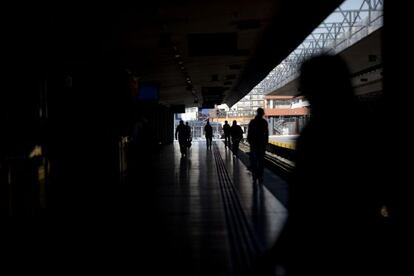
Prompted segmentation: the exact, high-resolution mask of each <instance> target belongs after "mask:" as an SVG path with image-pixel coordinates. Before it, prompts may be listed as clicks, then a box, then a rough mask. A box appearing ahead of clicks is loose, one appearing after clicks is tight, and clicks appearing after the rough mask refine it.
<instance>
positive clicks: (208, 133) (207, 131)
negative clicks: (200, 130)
mask: <svg viewBox="0 0 414 276" xmlns="http://www.w3.org/2000/svg"><path fill="white" fill-rule="evenodd" d="M204 134H205V136H206V143H207V149H211V143H212V140H213V128H212V127H211V125H210V122H209V121H208V120H207V124H206V125H205V127H204Z"/></svg>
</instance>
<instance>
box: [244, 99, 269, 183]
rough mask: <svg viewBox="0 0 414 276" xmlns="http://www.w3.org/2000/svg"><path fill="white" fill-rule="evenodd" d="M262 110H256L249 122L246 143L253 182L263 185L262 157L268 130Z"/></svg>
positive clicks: (267, 140)
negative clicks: (247, 143) (248, 146)
mask: <svg viewBox="0 0 414 276" xmlns="http://www.w3.org/2000/svg"><path fill="white" fill-rule="evenodd" d="M263 116H264V110H263V108H260V107H259V108H258V109H257V115H256V117H255V118H254V119H253V120H251V121H250V123H249V130H248V132H247V141H248V142H249V144H250V167H251V169H252V174H253V181H254V182H255V181H256V180H259V182H260V183H263V170H264V156H265V152H266V145H267V143H268V142H269V129H268V125H267V121H266V120H265V119H264V118H263Z"/></svg>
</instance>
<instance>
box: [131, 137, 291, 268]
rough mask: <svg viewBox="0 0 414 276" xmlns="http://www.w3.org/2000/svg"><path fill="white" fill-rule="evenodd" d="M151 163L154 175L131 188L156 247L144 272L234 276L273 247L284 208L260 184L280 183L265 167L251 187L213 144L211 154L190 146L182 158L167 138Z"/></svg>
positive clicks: (246, 174) (234, 161) (246, 175)
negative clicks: (138, 192)
mask: <svg viewBox="0 0 414 276" xmlns="http://www.w3.org/2000/svg"><path fill="white" fill-rule="evenodd" d="M151 163H152V164H154V167H153V169H154V170H153V172H154V177H153V178H152V179H151V181H148V182H147V183H142V181H140V183H139V184H138V183H137V185H140V186H141V187H142V188H143V189H146V190H147V191H146V196H143V199H144V202H147V203H149V202H151V205H149V204H147V203H145V204H144V203H142V205H141V208H145V210H144V211H143V212H142V213H143V214H145V216H146V219H145V221H146V224H147V226H148V225H150V227H151V229H148V233H149V237H150V236H152V238H153V241H154V242H153V243H151V245H148V246H149V247H150V248H151V250H156V251H155V252H152V253H151V254H152V255H151V254H150V255H151V256H153V258H155V259H156V260H157V262H156V263H157V265H156V266H155V267H152V268H153V269H152V274H154V275H158V273H166V272H169V273H172V274H174V275H240V274H242V273H244V272H246V271H248V270H249V269H250V266H251V265H252V262H253V261H254V259H255V258H256V257H257V256H258V255H259V254H261V253H263V252H264V251H265V250H266V249H268V248H270V247H271V246H272V245H273V243H274V241H275V240H276V238H277V236H278V234H279V232H280V230H281V228H282V226H283V224H284V222H285V219H286V217H287V210H286V208H285V207H284V206H283V204H282V203H281V202H280V201H279V200H278V199H277V198H276V197H275V196H274V195H273V194H272V193H271V192H270V191H269V189H268V188H267V187H266V185H270V184H272V185H281V186H283V185H285V183H282V182H283V180H282V179H280V178H278V177H277V176H275V175H273V173H272V172H270V171H268V170H267V169H266V171H265V176H264V183H263V184H259V183H253V181H252V176H251V173H250V171H249V170H248V168H247V167H246V166H245V165H244V164H243V163H242V162H241V161H240V160H239V159H238V158H237V157H235V156H233V153H232V152H231V151H230V150H229V149H227V148H225V146H224V144H223V142H222V141H221V140H217V141H214V142H213V147H212V149H211V150H207V148H206V145H205V142H204V141H199V142H193V145H192V147H191V148H190V150H189V152H188V156H187V157H181V154H180V150H179V145H178V143H177V141H175V142H174V144H171V145H168V146H165V147H164V148H162V149H161V150H160V152H159V153H158V154H157V155H156V156H153V159H152V161H151ZM278 181H279V183H277V182H278ZM131 184H133V183H131ZM143 185H144V186H143ZM150 208H152V210H151V209H150ZM147 226H146V227H147ZM155 237H156V238H155ZM149 239H151V238H149ZM154 248H155V249H154ZM156 248H158V249H156ZM152 261H153V259H152ZM176 273H177V274H176ZM160 275H161V274H160Z"/></svg>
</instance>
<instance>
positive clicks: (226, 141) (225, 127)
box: [223, 121, 231, 147]
mask: <svg viewBox="0 0 414 276" xmlns="http://www.w3.org/2000/svg"><path fill="white" fill-rule="evenodd" d="M230 128H231V127H230V125H229V123H228V122H227V121H224V125H223V132H224V145H225V146H226V147H230V136H231V132H230Z"/></svg>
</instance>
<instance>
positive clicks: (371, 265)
mask: <svg viewBox="0 0 414 276" xmlns="http://www.w3.org/2000/svg"><path fill="white" fill-rule="evenodd" d="M350 76H351V73H350V71H349V68H348V66H347V64H346V63H345V61H344V60H343V59H342V58H341V57H340V56H338V55H329V54H320V55H317V56H314V57H312V58H310V59H308V60H306V61H305V62H304V63H303V64H302V65H301V75H300V78H299V85H300V89H301V94H302V95H303V96H304V97H305V98H306V99H307V100H308V102H309V104H310V119H309V121H308V123H307V124H306V126H305V127H304V128H303V130H302V131H301V133H300V136H299V137H298V139H297V142H296V147H295V148H296V149H295V160H294V162H295V168H294V170H293V172H292V175H291V176H290V178H289V186H288V187H289V190H288V197H289V198H288V206H287V207H288V210H289V215H288V218H287V221H286V223H285V225H284V227H283V229H282V231H281V232H280V234H279V237H278V239H277V240H276V243H275V245H274V246H273V247H272V249H271V250H269V252H268V253H267V254H265V255H264V257H263V261H262V265H260V266H258V267H260V270H261V272H257V273H255V274H256V275H270V274H266V273H265V272H264V271H274V266H275V265H276V266H281V267H284V270H285V271H286V275H294V276H295V275H314V274H315V275H321V276H322V275H323V276H324V275H338V274H340V275H353V274H355V273H356V271H358V272H357V274H361V275H392V272H391V274H390V273H384V271H385V270H384V268H386V267H387V266H388V267H389V268H390V269H391V270H392V271H394V269H395V266H389V264H388V263H387V264H378V262H377V261H376V260H378V259H381V258H382V256H383V254H384V252H391V251H387V250H386V249H387V246H388V244H391V243H390V241H391V240H392V238H391V239H390V236H388V234H389V233H391V232H388V231H389V230H390V229H389V228H388V227H389V225H390V224H388V222H390V220H388V221H386V220H387V219H383V218H382V217H381V215H380V210H383V209H381V206H382V204H384V203H383V202H382V201H383V200H384V198H385V195H386V193H385V192H382V191H381V188H382V187H381V186H380V185H379V183H380V180H379V179H380V176H381V172H380V171H378V168H377V167H372V165H378V164H379V162H377V161H376V160H374V159H373V156H371V155H373V154H374V151H373V149H374V148H371V147H372V146H371V145H372V140H373V139H372V136H371V137H370V136H369V133H367V129H369V124H368V123H367V122H366V121H365V120H366V118H365V117H366V115H364V113H362V112H361V111H360V109H359V108H360V107H359V106H358V102H357V97H356V96H355V94H354V91H353V89H352V81H351V78H350ZM365 136H368V138H371V140H368V139H367V138H365ZM377 159H378V158H377ZM371 163H374V164H371ZM370 166H371V167H370ZM386 191H388V190H386ZM385 233H387V234H385ZM316 248H318V249H316ZM367 256H370V258H367ZM390 259H391V258H388V259H387V262H388V261H390ZM322 260H323V261H322ZM371 260H372V261H371ZM268 264H270V265H268ZM338 268H340V270H341V271H340V273H338V271H339V270H338Z"/></svg>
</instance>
